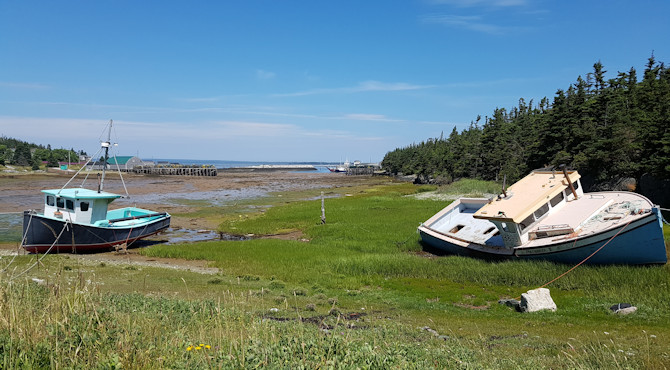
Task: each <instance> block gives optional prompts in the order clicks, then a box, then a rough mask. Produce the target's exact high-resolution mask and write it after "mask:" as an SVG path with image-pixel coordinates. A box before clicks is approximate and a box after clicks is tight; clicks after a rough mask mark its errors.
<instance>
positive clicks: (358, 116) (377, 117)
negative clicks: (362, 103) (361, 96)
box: [343, 113, 402, 122]
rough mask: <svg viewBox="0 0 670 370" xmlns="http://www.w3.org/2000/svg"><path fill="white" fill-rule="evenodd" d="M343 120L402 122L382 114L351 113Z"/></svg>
mask: <svg viewBox="0 0 670 370" xmlns="http://www.w3.org/2000/svg"><path fill="white" fill-rule="evenodd" d="M343 118H345V119H350V120H356V121H381V122H402V121H401V120H397V119H391V118H388V117H386V116H385V115H383V114H367V113H351V114H345V115H344V117H343Z"/></svg>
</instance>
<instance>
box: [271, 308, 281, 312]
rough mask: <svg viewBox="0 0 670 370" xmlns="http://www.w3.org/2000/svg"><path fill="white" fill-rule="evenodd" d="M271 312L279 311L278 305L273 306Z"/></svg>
mask: <svg viewBox="0 0 670 370" xmlns="http://www.w3.org/2000/svg"><path fill="white" fill-rule="evenodd" d="M270 312H279V309H278V308H276V307H272V308H271V309H270Z"/></svg>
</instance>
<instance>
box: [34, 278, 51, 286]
mask: <svg viewBox="0 0 670 370" xmlns="http://www.w3.org/2000/svg"><path fill="white" fill-rule="evenodd" d="M32 281H33V282H35V283H36V284H37V285H47V282H46V281H44V280H43V279H38V278H32Z"/></svg>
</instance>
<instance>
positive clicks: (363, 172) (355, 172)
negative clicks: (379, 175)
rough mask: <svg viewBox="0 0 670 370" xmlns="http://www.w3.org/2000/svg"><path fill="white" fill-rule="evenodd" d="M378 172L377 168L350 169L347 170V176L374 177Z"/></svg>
mask: <svg viewBox="0 0 670 370" xmlns="http://www.w3.org/2000/svg"><path fill="white" fill-rule="evenodd" d="M376 170H377V168H375V167H349V168H347V176H372V175H374V174H375V171H376Z"/></svg>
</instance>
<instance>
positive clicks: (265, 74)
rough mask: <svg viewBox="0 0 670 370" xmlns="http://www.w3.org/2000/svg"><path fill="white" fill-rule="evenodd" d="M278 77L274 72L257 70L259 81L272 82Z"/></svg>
mask: <svg viewBox="0 0 670 370" xmlns="http://www.w3.org/2000/svg"><path fill="white" fill-rule="evenodd" d="M276 76H277V75H276V74H275V73H274V72H270V71H265V70H262V69H259V70H256V78H258V79H259V80H271V79H273V78H275V77H276Z"/></svg>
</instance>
